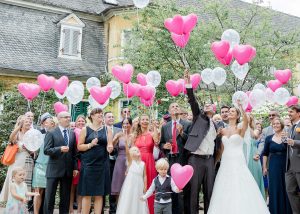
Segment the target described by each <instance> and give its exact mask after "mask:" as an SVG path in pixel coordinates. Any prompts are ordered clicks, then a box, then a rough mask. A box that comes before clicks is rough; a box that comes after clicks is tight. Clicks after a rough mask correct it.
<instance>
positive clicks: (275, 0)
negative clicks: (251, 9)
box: [242, 0, 300, 17]
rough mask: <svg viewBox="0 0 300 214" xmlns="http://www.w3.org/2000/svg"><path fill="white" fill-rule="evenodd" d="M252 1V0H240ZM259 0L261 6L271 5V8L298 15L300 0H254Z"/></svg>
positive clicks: (299, 12) (299, 15)
mask: <svg viewBox="0 0 300 214" xmlns="http://www.w3.org/2000/svg"><path fill="white" fill-rule="evenodd" d="M242 1H245V2H250V3H252V2H253V0H242ZM254 1H261V2H263V3H261V4H259V5H262V6H271V8H272V9H273V10H277V11H280V12H284V13H287V14H291V15H294V16H298V17H300V0H254Z"/></svg>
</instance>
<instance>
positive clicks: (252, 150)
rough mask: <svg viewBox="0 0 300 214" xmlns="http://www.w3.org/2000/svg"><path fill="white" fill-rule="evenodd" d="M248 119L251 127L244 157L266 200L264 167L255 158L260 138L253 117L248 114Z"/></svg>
mask: <svg viewBox="0 0 300 214" xmlns="http://www.w3.org/2000/svg"><path fill="white" fill-rule="evenodd" d="M247 117H248V121H249V125H248V129H247V130H246V133H245V136H244V142H245V143H244V144H243V148H244V155H245V158H246V162H247V165H248V168H249V170H250V172H251V174H252V175H253V177H254V179H255V181H256V183H257V186H258V187H259V190H260V192H261V194H262V196H263V197H264V198H265V188H264V180H263V174H262V166H261V162H260V161H259V160H257V159H256V158H255V155H256V154H257V143H256V138H258V136H257V135H256V133H255V130H254V129H255V123H254V118H253V115H252V114H250V113H248V114H247Z"/></svg>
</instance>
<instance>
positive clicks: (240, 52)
mask: <svg viewBox="0 0 300 214" xmlns="http://www.w3.org/2000/svg"><path fill="white" fill-rule="evenodd" d="M232 54H233V57H234V58H235V59H236V61H237V62H238V63H239V64H240V65H243V64H245V63H247V62H250V61H251V60H252V59H253V58H254V57H255V55H256V49H255V48H254V47H252V46H251V45H235V46H234V48H233V51H232Z"/></svg>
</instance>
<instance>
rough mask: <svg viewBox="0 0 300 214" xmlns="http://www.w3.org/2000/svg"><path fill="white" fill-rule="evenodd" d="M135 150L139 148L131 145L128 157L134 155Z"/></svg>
mask: <svg viewBox="0 0 300 214" xmlns="http://www.w3.org/2000/svg"><path fill="white" fill-rule="evenodd" d="M136 150H139V148H138V147H136V146H133V147H131V148H130V149H129V155H130V157H132V156H133V155H134V153H135V152H136Z"/></svg>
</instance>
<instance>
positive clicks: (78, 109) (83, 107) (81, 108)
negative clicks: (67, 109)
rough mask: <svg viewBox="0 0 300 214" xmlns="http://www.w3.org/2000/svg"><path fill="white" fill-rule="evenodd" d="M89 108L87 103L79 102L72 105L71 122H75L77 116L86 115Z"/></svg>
mask: <svg viewBox="0 0 300 214" xmlns="http://www.w3.org/2000/svg"><path fill="white" fill-rule="evenodd" d="M88 106H89V102H85V101H81V102H79V103H77V104H76V105H72V120H73V121H75V120H76V118H77V117H78V115H81V114H83V115H85V116H86V115H87V108H88Z"/></svg>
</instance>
